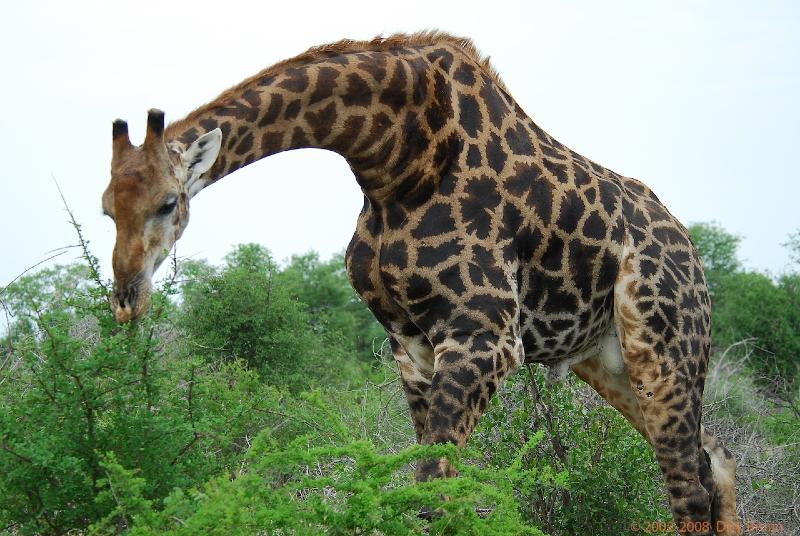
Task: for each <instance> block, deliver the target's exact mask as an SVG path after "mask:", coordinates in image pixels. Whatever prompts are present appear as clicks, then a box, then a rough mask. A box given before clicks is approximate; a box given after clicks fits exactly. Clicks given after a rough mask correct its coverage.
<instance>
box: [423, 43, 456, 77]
mask: <svg viewBox="0 0 800 536" xmlns="http://www.w3.org/2000/svg"><path fill="white" fill-rule="evenodd" d="M427 57H428V60H430V62H431V63H433V64H436V63H437V62H438V65H439V67H440V68H441V69H442V70H443V71H444V72H450V68H451V67H452V66H453V55H452V54H451V53H450V52H449V51H447V50H446V49H444V48H438V49H436V50H434V51H433V52H431V53H429V54H428V56H427Z"/></svg>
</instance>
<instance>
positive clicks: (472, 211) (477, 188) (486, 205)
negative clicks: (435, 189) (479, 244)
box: [461, 176, 500, 239]
mask: <svg viewBox="0 0 800 536" xmlns="http://www.w3.org/2000/svg"><path fill="white" fill-rule="evenodd" d="M464 192H465V193H466V194H467V197H466V198H465V199H464V200H462V202H461V216H462V218H463V220H464V221H465V222H466V223H467V232H470V233H471V232H474V233H476V235H477V236H478V238H481V239H483V238H486V237H487V236H488V235H489V231H490V229H491V225H492V217H491V214H492V212H493V210H494V209H495V208H496V207H497V205H498V204H499V203H500V194H499V193H498V192H497V189H496V187H495V183H494V181H492V180H491V179H490V178H489V177H485V176H484V177H481V178H480V179H476V180H473V181H470V182H469V183H468V184H467V186H466V188H465V189H464Z"/></svg>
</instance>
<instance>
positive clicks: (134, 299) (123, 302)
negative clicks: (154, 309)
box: [111, 277, 150, 324]
mask: <svg viewBox="0 0 800 536" xmlns="http://www.w3.org/2000/svg"><path fill="white" fill-rule="evenodd" d="M149 308H150V284H149V282H147V281H145V280H144V278H143V277H136V278H134V280H132V281H131V282H129V283H128V284H125V285H118V284H117V283H116V282H115V283H114V293H113V294H112V296H111V309H112V311H113V312H114V319H115V320H116V321H117V322H118V323H120V324H123V323H125V322H128V321H131V320H135V319H137V318H139V317H141V316H142V315H144V314H145V313H146V312H147V310H148V309H149Z"/></svg>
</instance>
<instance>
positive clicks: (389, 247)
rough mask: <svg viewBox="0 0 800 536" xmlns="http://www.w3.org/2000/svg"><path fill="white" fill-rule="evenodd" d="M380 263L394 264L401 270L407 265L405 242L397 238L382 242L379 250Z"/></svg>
mask: <svg viewBox="0 0 800 536" xmlns="http://www.w3.org/2000/svg"><path fill="white" fill-rule="evenodd" d="M381 263H382V264H387V265H392V266H396V267H397V268H399V269H401V270H403V269H405V268H406V266H408V252H407V251H406V243H405V242H404V241H402V240H397V241H395V242H392V243H391V244H384V245H383V247H382V251H381Z"/></svg>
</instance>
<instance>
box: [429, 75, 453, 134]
mask: <svg viewBox="0 0 800 536" xmlns="http://www.w3.org/2000/svg"><path fill="white" fill-rule="evenodd" d="M433 96H434V101H435V104H432V105H431V106H429V107H428V109H427V110H426V112H425V118H426V119H427V120H428V126H430V128H431V131H433V132H434V133H435V132H438V131H439V130H440V129H441V128H442V127H443V126H444V125H445V123H446V122H447V120H448V119H450V118H452V117H453V106H452V104H451V102H450V98H451V97H450V84H448V83H447V80H445V78H444V76H442V74H441V73H438V72H437V73H436V74H435V75H434V84H433Z"/></svg>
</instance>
